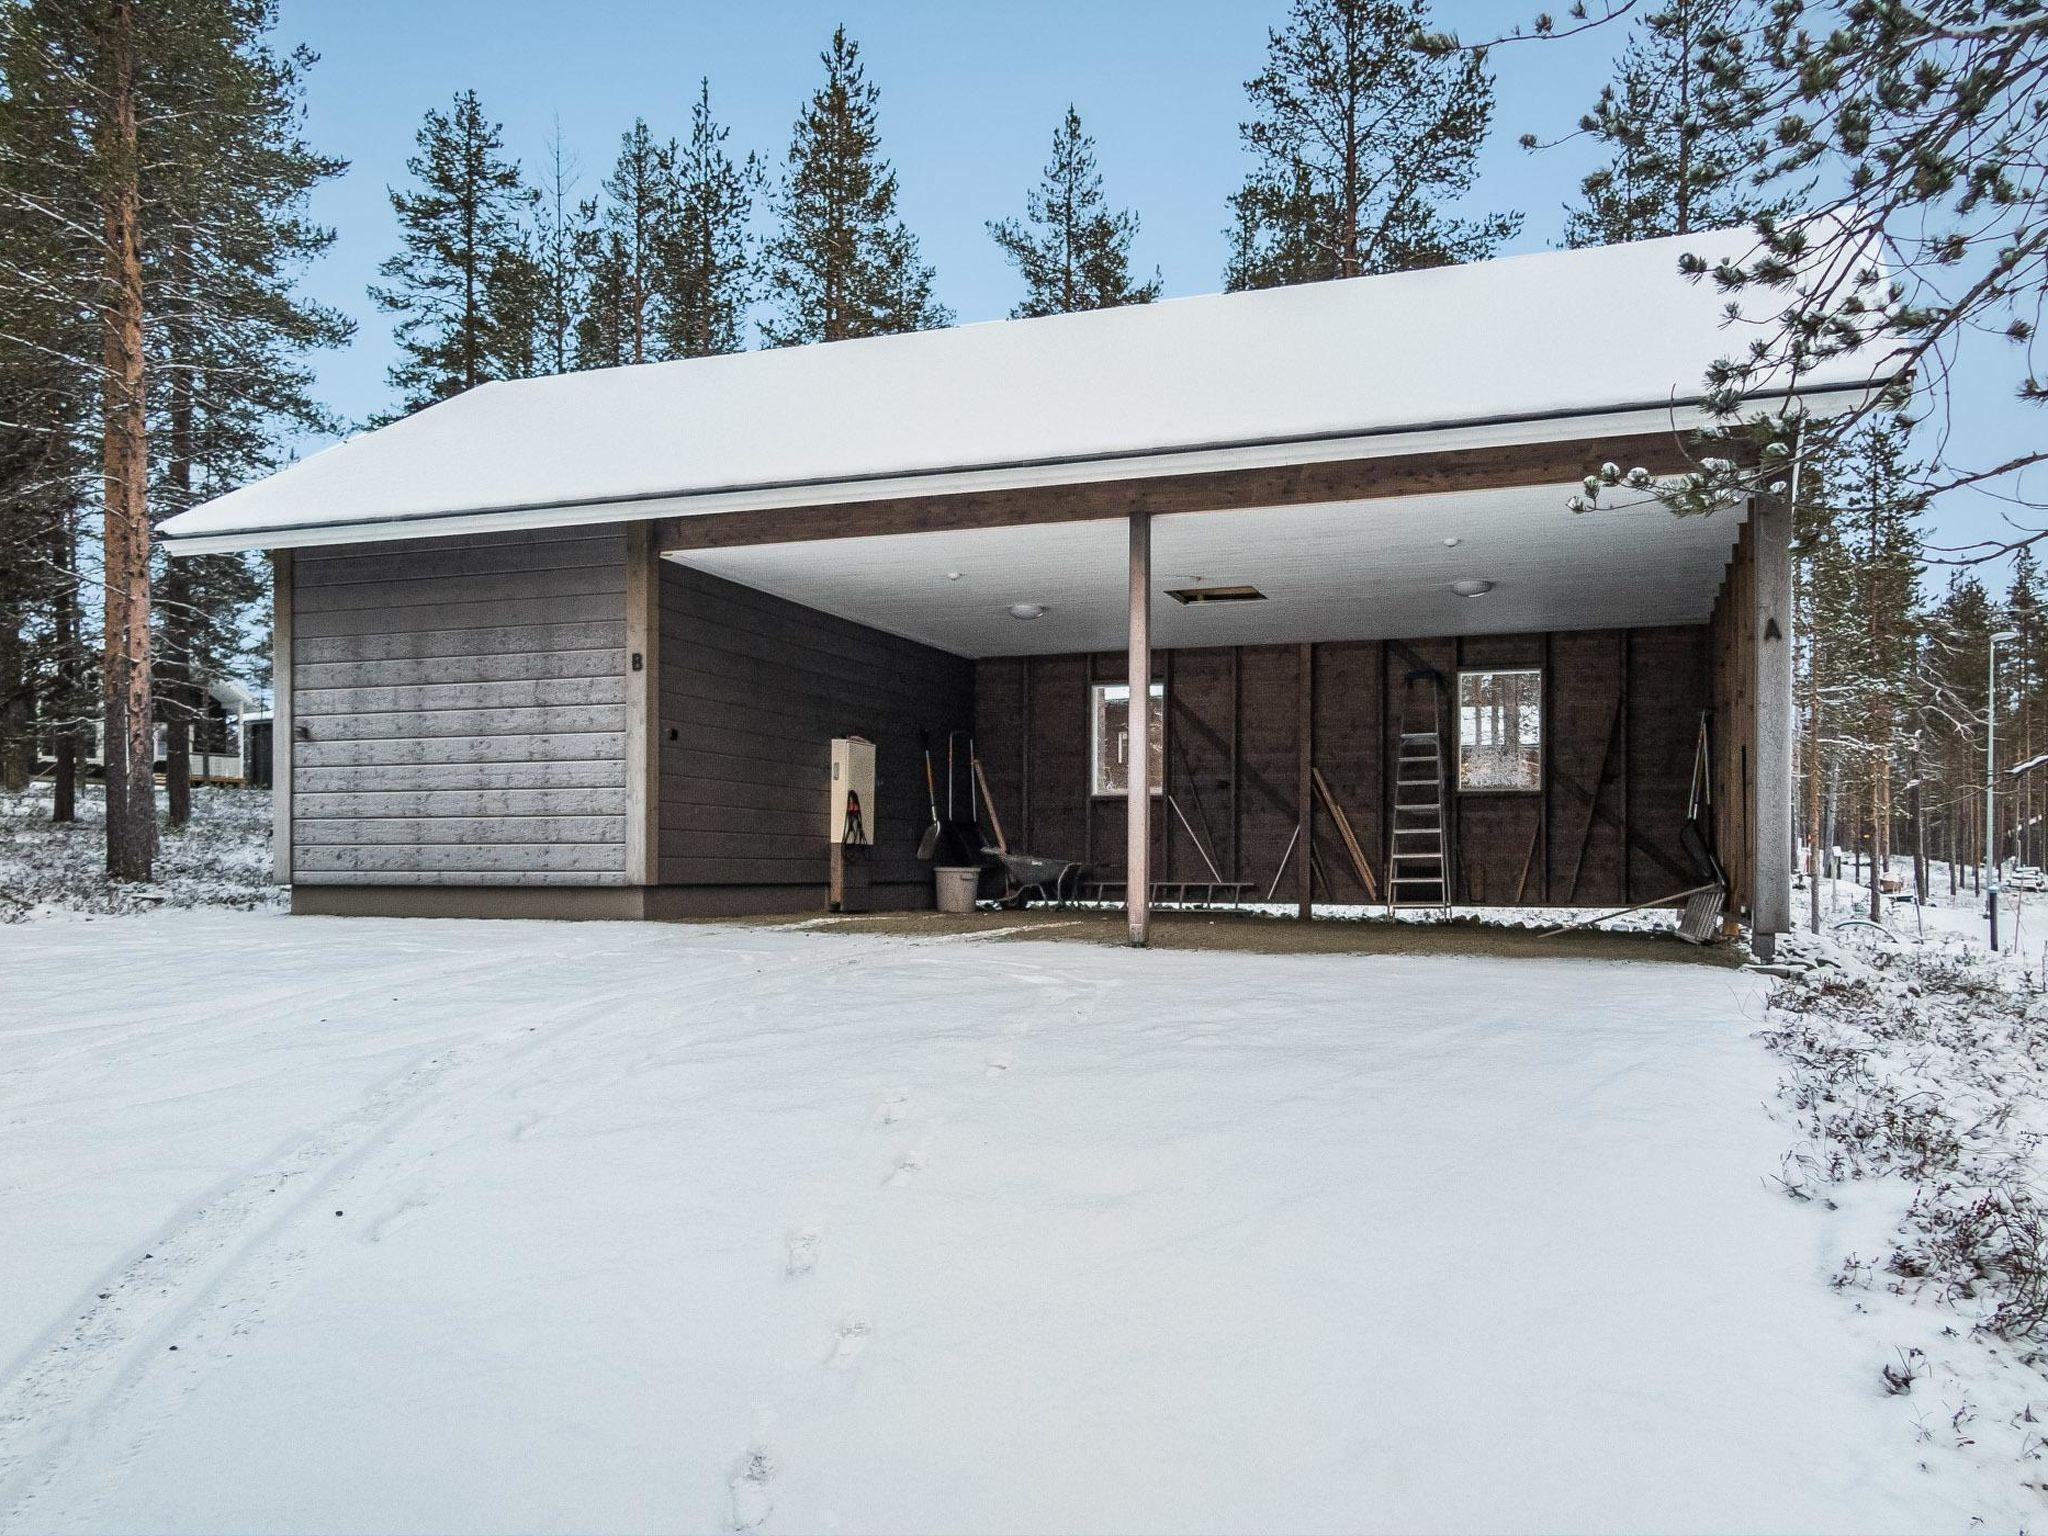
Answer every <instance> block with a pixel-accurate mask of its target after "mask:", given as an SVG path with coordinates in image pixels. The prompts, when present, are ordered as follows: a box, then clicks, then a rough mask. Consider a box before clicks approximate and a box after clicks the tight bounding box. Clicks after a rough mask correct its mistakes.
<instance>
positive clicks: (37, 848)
mask: <svg viewBox="0 0 2048 1536" xmlns="http://www.w3.org/2000/svg"><path fill="white" fill-rule="evenodd" d="M157 802H158V804H159V806H161V805H162V803H163V791H162V790H161V789H159V790H158V791H157ZM106 821H107V798H106V792H105V790H104V789H103V788H101V786H99V785H97V784H85V785H81V786H80V788H79V791H78V820H76V821H75V822H72V823H70V824H68V825H64V826H58V825H53V824H52V822H51V821H50V786H49V785H48V784H47V783H37V784H33V785H31V786H30V787H29V788H28V789H27V790H26V791H25V792H23V793H21V794H11V793H7V792H5V791H0V923H8V922H22V921H25V920H27V919H30V918H34V917H41V916H47V915H49V914H51V913H55V912H93V913H101V914H109V915H111V914H115V913H126V912H146V911H151V910H153V909H155V908H158V907H239V908H245V909H255V908H278V907H282V906H283V905H284V900H285V897H284V893H283V892H282V891H281V890H280V889H279V888H278V887H277V886H275V885H273V884H272V883H271V875H270V796H269V794H268V793H267V792H266V791H263V790H257V789H243V788H241V787H239V786H235V787H228V786H222V785H207V784H200V785H194V786H193V789H192V820H191V822H190V823H189V824H188V825H186V826H184V827H182V828H178V829H175V830H174V829H171V828H168V827H166V828H163V829H162V831H161V833H160V841H159V844H158V848H157V858H156V869H155V874H156V879H155V881H154V882H152V883H151V884H148V885H115V884H112V883H110V882H109V881H108V880H107V874H106V871H107V853H106V848H107V845H106Z"/></svg>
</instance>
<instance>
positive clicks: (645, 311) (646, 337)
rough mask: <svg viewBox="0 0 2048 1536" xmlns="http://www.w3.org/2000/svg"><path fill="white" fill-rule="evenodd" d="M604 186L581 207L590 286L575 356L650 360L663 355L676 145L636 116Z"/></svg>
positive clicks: (596, 363) (593, 360) (585, 362)
mask: <svg viewBox="0 0 2048 1536" xmlns="http://www.w3.org/2000/svg"><path fill="white" fill-rule="evenodd" d="M603 190H604V196H603V198H602V200H601V201H598V202H592V203H586V204H585V205H584V209H583V213H584V219H585V221H586V223H587V224H588V225H589V230H588V233H587V234H586V237H585V240H584V245H583V260H584V270H585V273H586V278H587V283H588V286H587V288H586V307H585V310H584V314H583V318H582V320H581V321H580V322H579V324H578V326H577V333H576V358H577V362H578V364H579V365H580V366H582V367H586V368H590V367H616V366H618V365H619V364H622V363H646V362H653V361H655V360H657V359H659V358H660V357H661V356H662V351H661V345H660V340H659V329H660V313H659V311H660V307H661V257H662V251H663V249H664V247H665V246H666V245H667V243H668V241H669V238H670V232H671V230H672V229H673V228H674V226H675V220H676V173H675V146H674V145H672V144H671V145H663V144H659V143H656V142H655V139H654V136H653V134H652V133H650V132H649V131H648V128H647V123H646V120H645V119H642V118H635V119H634V120H633V126H632V127H631V128H630V129H629V130H628V131H627V132H626V133H625V134H624V135H623V136H621V138H620V140H619V158H618V161H617V163H616V164H614V165H613V167H612V172H611V174H610V175H609V176H607V177H605V179H604V189H603Z"/></svg>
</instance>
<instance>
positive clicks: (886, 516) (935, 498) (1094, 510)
mask: <svg viewBox="0 0 2048 1536" xmlns="http://www.w3.org/2000/svg"><path fill="white" fill-rule="evenodd" d="M1609 460H1612V461H1614V462H1615V463H1621V464H1627V465H1629V466H1631V467H1633V466H1636V465H1641V466H1643V467H1644V468H1646V469H1648V470H1650V471H1651V473H1653V474H1662V473H1667V472H1675V471H1678V470H1682V469H1684V468H1686V467H1688V463H1689V461H1688V458H1687V452H1686V443H1685V440H1684V439H1683V438H1682V437H1681V436H1680V435H1679V434H1677V433H1674V432H1668V431H1665V432H1650V433H1641V434H1631V435H1626V436H1617V437H1610V438H1604V439H1592V440H1580V441H1576V442H1560V443H1525V444H1514V445H1509V446H1500V447H1489V448H1472V449H1466V450H1462V451H1459V452H1448V453H1447V452H1443V451H1441V450H1438V451H1431V452H1422V453H1406V454H1390V455H1386V456H1384V457H1380V458H1372V459H1346V460H1338V461H1332V462H1328V463H1321V464H1291V465H1284V466H1279V467H1275V468H1265V469H1245V470H1226V471H1221V472H1209V473H1202V474H1185V475H1158V476H1151V477H1147V478H1143V479H1130V480H1106V481H1093V482H1086V483H1082V484H1073V485H1055V486H1033V487H1025V488H1020V489H1012V490H1001V491H977V492H964V493H954V494H948V495H932V496H907V497H898V498H894V499H890V500H878V501H868V502H851V503H832V504H827V505H816V506H802V507H785V508H775V509H770V510H763V511H751V512H720V513H710V514H705V515H700V516H694V517H674V518H666V519H663V520H662V522H661V523H660V524H659V525H658V533H657V538H658V539H659V541H660V545H661V547H662V548H663V549H664V550H677V551H687V550H692V549H723V548H729V547H732V546H735V545H744V544H780V543H788V542H792V541H806V540H816V539H836V538H860V537H869V536H873V535H879V534H902V533H930V532H934V531H937V530H941V529H965V528H1007V527H1016V526H1020V525H1025V524H1034V523H1067V522H1080V521H1089V520H1094V519H1101V518H1111V517H1129V516H1149V515H1152V514H1156V513H1170V512H1209V511H1223V510H1231V509H1237V508H1246V507H1282V506H1299V505H1304V504H1307V503H1312V502H1325V501H1363V500H1370V499H1374V498H1378V497H1388V496H1415V495H1424V494H1432V493H1434V494H1441V493H1444V492H1457V491H1468V490H1480V489H1488V488H1493V487H1502V486H1516V485H1568V484H1571V483H1573V482H1576V481H1578V480H1580V479H1582V478H1584V477H1585V476H1586V475H1588V474H1591V473H1593V472H1594V471H1595V470H1597V469H1598V468H1599V466H1600V465H1601V464H1603V463H1605V462H1607V461H1609Z"/></svg>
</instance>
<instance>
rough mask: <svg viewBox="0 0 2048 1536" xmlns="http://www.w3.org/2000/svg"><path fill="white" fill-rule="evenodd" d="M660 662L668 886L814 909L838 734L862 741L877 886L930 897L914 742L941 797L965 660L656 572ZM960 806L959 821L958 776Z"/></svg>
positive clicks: (734, 588) (968, 684)
mask: <svg viewBox="0 0 2048 1536" xmlns="http://www.w3.org/2000/svg"><path fill="white" fill-rule="evenodd" d="M660 666H661V695H660V697H661V708H660V722H659V727H658V729H659V731H660V739H659V747H660V768H661V784H660V800H659V805H660V861H659V876H660V881H661V883H662V884H663V885H690V886H705V885H734V886H763V887H784V888H789V887H798V888H805V889H808V888H811V887H815V888H816V889H817V891H818V893H819V899H820V900H822V899H823V890H824V886H825V882H826V878H827V858H828V851H827V845H826V839H825V828H826V814H827V807H828V795H827V786H828V784H829V780H830V773H831V742H832V738H833V737H835V736H865V737H866V738H867V739H868V740H870V741H872V742H874V743H875V796H876V799H877V800H878V801H879V804H878V805H877V806H876V807H874V808H872V813H871V815H870V817H869V822H868V826H869V832H870V834H871V835H872V836H873V838H874V854H873V856H872V858H873V864H872V871H873V879H874V881H875V883H876V884H877V885H878V886H903V887H916V888H921V889H922V890H923V891H925V892H926V893H928V892H929V890H930V887H931V871H930V869H929V868H928V867H927V866H926V865H924V864H922V863H920V862H918V859H917V856H916V855H917V843H918V839H919V837H920V836H922V834H923V832H924V828H925V824H926V822H927V821H928V820H929V815H928V811H927V805H926V797H925V781H924V759H923V756H922V754H921V752H920V750H919V744H918V737H919V732H920V731H925V732H928V733H929V734H930V736H931V740H932V746H933V751H934V754H935V756H936V759H937V762H938V768H939V774H940V779H941V782H940V792H941V794H943V793H944V788H945V786H944V773H945V738H946V733H947V732H948V731H949V730H952V729H955V728H957V729H960V730H966V729H967V728H968V727H969V726H970V725H971V724H972V716H973V702H972V700H973V690H974V670H973V664H972V663H970V662H967V661H964V660H962V659H961V658H959V657H957V656H953V655H950V654H948V653H947V652H944V651H939V650H934V649H932V648H931V647H930V646H924V645H919V644H916V643H915V642H913V641H909V640H902V639H898V638H897V637H896V636H893V635H887V634H884V633H882V632H881V631H879V630H875V629H869V628H867V627H865V626H863V625H860V624H854V623H851V622H849V621H847V620H844V619H837V618H833V617H832V616H830V615H829V614H824V613H820V612H818V611H817V610H815V609H811V608H806V607H803V606H801V605H800V604H797V603H792V602H788V601H786V600H784V599H782V598H778V597H771V596H769V595H768V594H766V593H763V592H757V591H755V590H753V589H752V588H749V587H743V586H739V585H737V584H735V583H733V582H729V581H725V580H722V579H720V578H718V577H715V576H710V575H707V574H705V573H704V572H702V571H697V570H692V569H689V568H688V567H685V566H680V565H677V564H675V563H674V562H673V561H664V562H662V569H661V664H660ZM966 767H967V760H966V754H965V743H964V741H963V743H962V750H961V754H960V761H959V770H960V772H961V773H962V774H964V773H965V771H966ZM959 795H960V804H961V808H962V813H963V814H964V813H965V808H966V781H965V779H964V778H962V779H961V780H960V783H959Z"/></svg>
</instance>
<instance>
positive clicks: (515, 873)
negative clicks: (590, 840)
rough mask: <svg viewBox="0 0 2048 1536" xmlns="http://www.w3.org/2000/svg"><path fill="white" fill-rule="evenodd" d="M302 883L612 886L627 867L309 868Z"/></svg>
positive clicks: (620, 881)
mask: <svg viewBox="0 0 2048 1536" xmlns="http://www.w3.org/2000/svg"><path fill="white" fill-rule="evenodd" d="M297 883H298V884H300V885H454V886H505V885H520V886H525V885H535V886H565V885H566V886H591V885H596V886H612V885H624V884H625V883H626V875H625V871H624V870H618V869H612V870H589V869H583V870H550V869H466V870H434V869H397V870H386V869H341V870H308V871H302V872H301V873H300V875H299V877H298V881H297Z"/></svg>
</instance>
